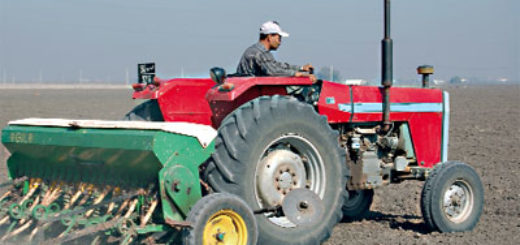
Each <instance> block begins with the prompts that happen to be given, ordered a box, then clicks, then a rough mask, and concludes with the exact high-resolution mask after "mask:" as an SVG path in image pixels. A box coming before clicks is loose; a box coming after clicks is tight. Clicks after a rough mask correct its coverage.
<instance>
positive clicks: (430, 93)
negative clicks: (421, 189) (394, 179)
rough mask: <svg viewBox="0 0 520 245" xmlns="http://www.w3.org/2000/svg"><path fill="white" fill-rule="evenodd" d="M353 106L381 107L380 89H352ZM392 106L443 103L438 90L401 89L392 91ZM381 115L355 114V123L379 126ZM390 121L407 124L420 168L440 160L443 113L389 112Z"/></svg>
mask: <svg viewBox="0 0 520 245" xmlns="http://www.w3.org/2000/svg"><path fill="white" fill-rule="evenodd" d="M352 93H353V101H354V103H382V101H383V90H382V88H380V87H369V86H352ZM390 102H391V103H442V91H441V90H439V89H423V88H402V87H392V88H391V89H390ZM382 119H383V114H382V113H381V112H370V113H354V116H353V117H352V122H380V121H381V120H382ZM390 121H399V122H408V125H409V127H410V133H411V136H412V142H413V146H414V150H415V154H416V157H417V161H418V163H419V164H420V163H421V162H423V163H424V165H423V166H424V167H432V166H433V165H434V164H436V163H437V162H439V161H440V159H441V141H442V112H390Z"/></svg>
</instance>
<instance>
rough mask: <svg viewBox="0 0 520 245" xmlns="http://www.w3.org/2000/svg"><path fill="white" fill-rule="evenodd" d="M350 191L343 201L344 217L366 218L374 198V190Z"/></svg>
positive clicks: (351, 218) (349, 218)
mask: <svg viewBox="0 0 520 245" xmlns="http://www.w3.org/2000/svg"><path fill="white" fill-rule="evenodd" d="M348 193H349V194H348V199H346V200H345V202H344V203H343V208H342V210H343V218H344V219H347V220H359V219H361V218H364V217H365V216H366V215H367V213H368V211H369V210H370V206H371V205H372V201H373V200H374V190H372V189H369V190H357V191H349V192H348Z"/></svg>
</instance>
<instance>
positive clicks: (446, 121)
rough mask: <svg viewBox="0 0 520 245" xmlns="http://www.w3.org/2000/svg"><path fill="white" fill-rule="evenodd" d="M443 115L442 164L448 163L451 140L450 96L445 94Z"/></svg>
mask: <svg viewBox="0 0 520 245" xmlns="http://www.w3.org/2000/svg"><path fill="white" fill-rule="evenodd" d="M443 100H444V103H443V113H442V146H441V162H446V161H448V142H449V139H450V135H449V133H450V94H449V93H448V92H446V91H444V92H443Z"/></svg>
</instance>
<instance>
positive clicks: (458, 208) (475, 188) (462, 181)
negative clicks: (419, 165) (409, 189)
mask: <svg viewBox="0 0 520 245" xmlns="http://www.w3.org/2000/svg"><path fill="white" fill-rule="evenodd" d="M483 205H484V189H483V187H482V183H481V181H480V177H479V176H478V174H477V172H476V171H475V170H474V169H473V168H472V167H470V166H469V165H467V164H465V163H462V162H446V163H442V164H438V165H437V166H436V167H435V168H434V169H433V171H432V173H431V174H430V176H429V177H428V179H426V183H424V186H423V190H422V194H421V212H422V215H423V218H424V221H425V223H426V225H428V227H429V228H430V229H432V230H435V231H439V232H461V231H469V230H472V229H473V228H474V227H475V225H477V223H478V221H479V219H480V215H481V214H482V207H483Z"/></svg>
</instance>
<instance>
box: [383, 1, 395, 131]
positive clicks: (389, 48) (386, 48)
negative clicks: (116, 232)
mask: <svg viewBox="0 0 520 245" xmlns="http://www.w3.org/2000/svg"><path fill="white" fill-rule="evenodd" d="M384 3H385V37H384V39H383V41H381V45H382V55H383V57H382V74H381V85H382V86H383V131H384V132H387V131H388V130H389V129H390V125H391V124H392V122H390V88H391V87H392V81H393V78H392V77H393V44H392V39H391V38H390V0H384Z"/></svg>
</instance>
